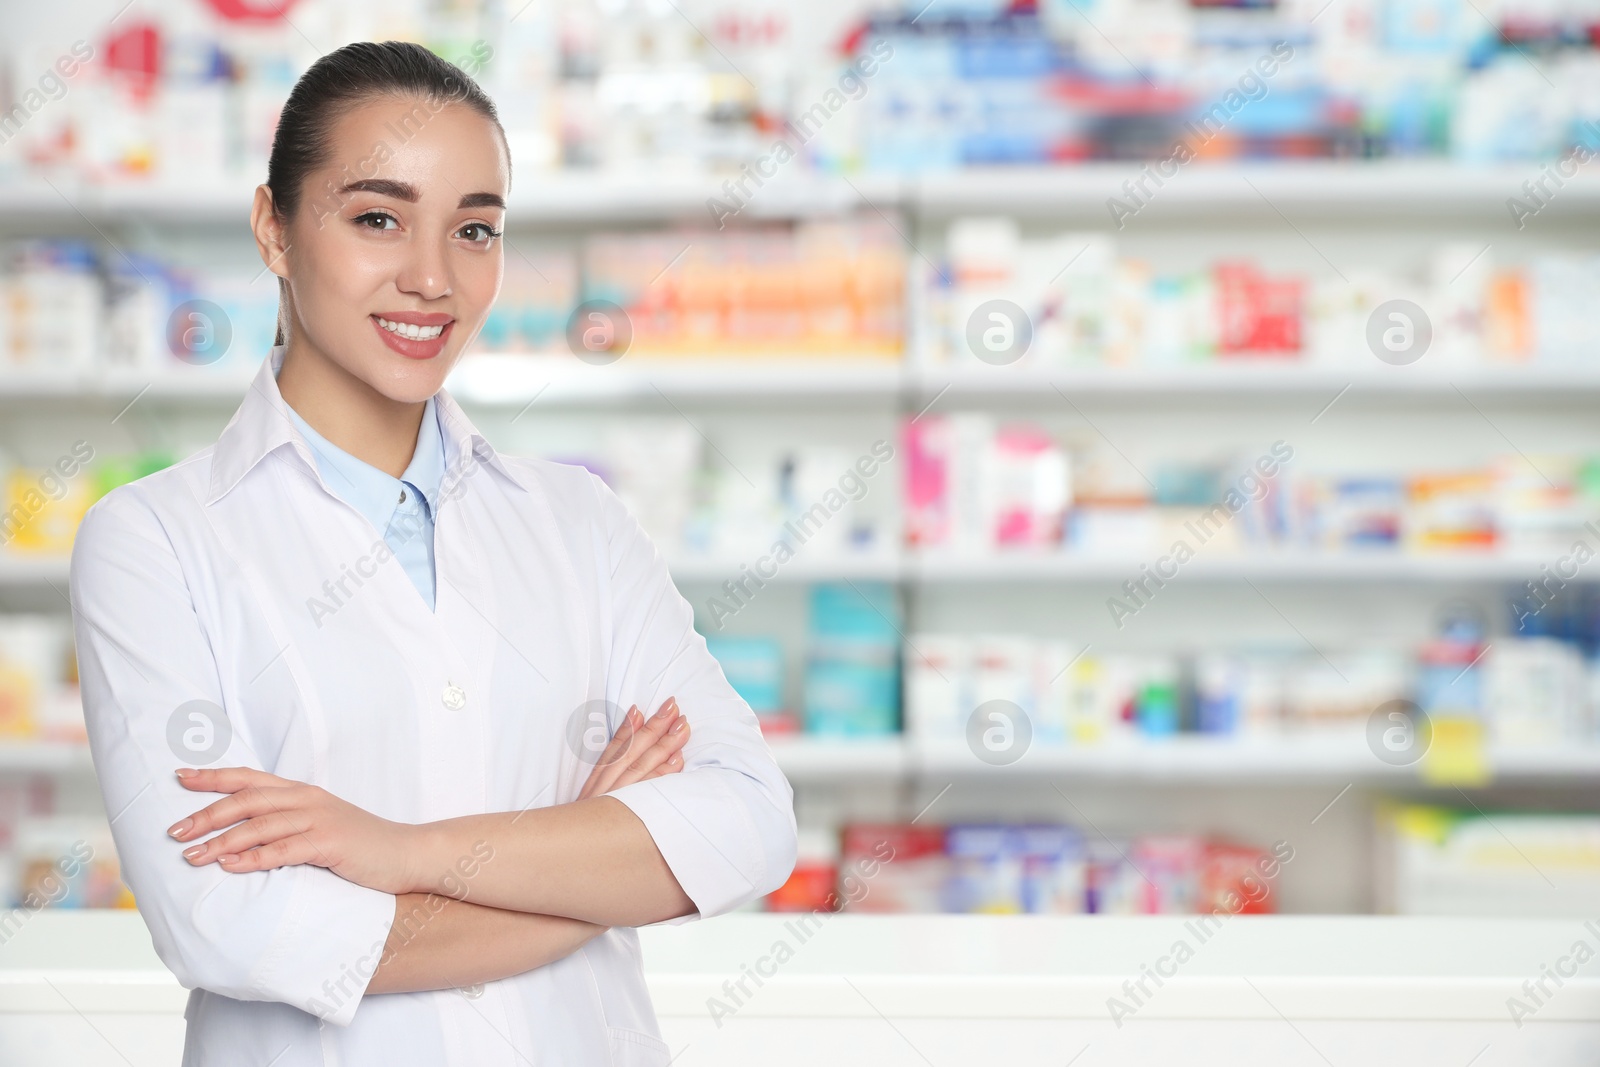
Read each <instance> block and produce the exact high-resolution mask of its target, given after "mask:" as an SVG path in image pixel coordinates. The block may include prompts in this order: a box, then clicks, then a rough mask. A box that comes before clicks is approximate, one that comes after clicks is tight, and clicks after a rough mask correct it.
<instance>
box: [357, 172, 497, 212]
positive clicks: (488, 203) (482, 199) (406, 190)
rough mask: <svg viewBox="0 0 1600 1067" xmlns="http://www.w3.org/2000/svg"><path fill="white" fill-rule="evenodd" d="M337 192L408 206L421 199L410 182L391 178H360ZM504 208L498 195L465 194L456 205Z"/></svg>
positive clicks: (458, 207)
mask: <svg viewBox="0 0 1600 1067" xmlns="http://www.w3.org/2000/svg"><path fill="white" fill-rule="evenodd" d="M339 191H340V192H341V193H377V194H378V195H379V196H388V197H393V198H394V199H396V200H404V201H405V202H406V203H408V204H415V203H416V202H417V201H418V200H420V199H421V198H422V195H421V194H420V193H419V192H417V187H416V186H415V185H412V184H411V183H410V182H402V181H395V180H394V179H392V178H361V179H358V180H356V181H353V182H348V183H346V184H345V185H344V187H343V188H341V189H340V190H339ZM505 206H506V200H505V197H503V196H501V195H500V194H499V193H467V194H466V195H464V196H462V198H461V202H460V203H459V204H457V205H456V209H457V210H461V209H462V208H469V207H497V208H500V209H502V210H504V208H505Z"/></svg>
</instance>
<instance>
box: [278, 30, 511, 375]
mask: <svg viewBox="0 0 1600 1067" xmlns="http://www.w3.org/2000/svg"><path fill="white" fill-rule="evenodd" d="M492 55H493V50H492V49H490V48H489V46H488V45H487V44H483V43H482V42H480V43H479V44H478V45H477V46H476V47H475V48H474V49H473V55H472V56H471V57H467V58H466V59H464V62H467V63H468V64H469V65H470V66H472V67H473V68H474V69H477V68H478V67H481V66H482V64H483V63H484V62H487V60H488V59H489V58H490V57H491V56H492ZM382 96H412V97H418V98H420V99H422V100H426V101H428V102H429V103H430V104H437V105H438V106H439V108H442V107H443V106H444V105H445V104H448V103H459V104H464V105H466V106H467V107H470V108H471V109H472V110H474V111H476V112H477V113H478V114H480V115H482V116H483V117H484V118H486V119H488V120H489V121H490V122H492V123H494V125H495V128H496V129H497V130H499V131H500V140H501V143H502V144H504V143H505V128H504V127H503V126H501V125H500V117H499V114H498V113H497V112H496V111H495V106H494V102H493V101H491V100H490V99H489V96H488V94H487V93H485V92H484V91H483V89H482V88H481V87H480V86H479V85H478V83H477V82H476V81H474V80H473V79H472V76H471V75H469V74H468V73H467V72H466V71H465V70H463V69H462V68H461V67H459V66H457V65H456V64H454V63H451V62H450V61H449V60H447V59H443V58H441V57H439V56H437V55H435V54H434V53H433V52H430V51H429V50H428V49H426V48H424V47H422V46H421V45H419V44H412V43H411V42H409V41H357V42H355V43H353V44H347V45H345V46H344V47H343V48H339V49H336V50H334V51H332V52H329V53H328V54H327V55H325V56H323V57H322V58H320V59H318V60H317V61H316V62H315V63H313V64H311V66H310V67H308V68H307V69H306V72H305V73H304V74H302V75H300V80H299V81H297V82H295V84H294V88H293V89H292V90H290V92H289V99H288V100H287V101H286V102H285V103H284V105H283V111H282V113H281V114H280V115H279V117H278V128H277V131H276V132H275V133H274V134H273V136H272V154H271V155H270V156H269V157H268V159H267V182H266V184H267V188H268V189H270V190H271V191H272V204H273V210H274V213H275V214H276V215H277V216H278V218H279V219H281V220H283V221H284V222H288V221H289V220H290V219H292V218H294V215H295V212H296V211H298V210H299V208H300V206H301V199H302V194H303V193H304V191H305V183H306V176H307V175H309V174H311V173H312V172H314V171H316V170H318V169H319V168H321V167H323V166H324V165H326V164H327V162H328V160H329V158H330V156H331V155H332V152H333V144H332V140H333V127H334V125H335V124H336V123H337V122H338V121H339V119H340V118H342V117H343V116H344V115H345V113H346V112H348V111H349V110H350V109H351V108H354V107H356V106H358V105H360V104H363V103H366V102H367V101H369V100H372V99H374V98H376V97H382ZM434 110H435V111H437V110H438V108H434ZM401 132H402V133H403V134H405V135H406V136H409V135H410V134H409V132H407V131H404V130H402V131H401ZM411 132H414V131H411ZM374 147H376V146H374ZM508 155H509V153H508ZM508 166H509V161H508ZM370 176H371V175H361V177H370ZM287 290H288V284H287V283H286V282H285V281H284V280H283V279H281V278H280V279H279V281H278V336H277V340H275V341H274V342H273V343H274V344H278V345H281V344H283V343H284V339H285V337H286V336H287V331H286V329H285V327H286V326H287V315H288V307H287V303H288V301H287Z"/></svg>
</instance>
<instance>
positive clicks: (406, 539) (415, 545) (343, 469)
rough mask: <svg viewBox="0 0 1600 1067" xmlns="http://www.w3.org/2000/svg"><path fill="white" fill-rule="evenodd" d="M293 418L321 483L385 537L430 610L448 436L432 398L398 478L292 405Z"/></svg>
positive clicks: (424, 409)
mask: <svg viewBox="0 0 1600 1067" xmlns="http://www.w3.org/2000/svg"><path fill="white" fill-rule="evenodd" d="M286 406H287V405H286ZM289 417H290V418H291V419H292V420H294V424H295V428H296V429H298V430H299V431H300V434H301V436H303V437H304V438H305V439H306V444H308V445H310V446H311V454H312V455H314V456H316V457H317V470H318V471H320V472H321V474H322V480H323V481H324V482H325V483H327V486H328V488H329V489H332V490H333V491H334V492H335V493H338V494H339V496H340V497H341V498H342V499H343V500H345V502H347V503H348V504H350V505H351V506H352V507H354V508H355V509H356V510H357V511H359V512H361V514H363V515H365V516H366V517H367V519H368V521H370V522H371V523H372V528H373V529H374V530H377V531H379V532H380V533H381V534H382V535H383V540H384V541H385V543H387V544H388V546H389V549H390V551H392V552H393V553H394V558H395V559H396V560H398V561H399V563H400V565H401V566H402V567H404V568H405V572H406V576H407V577H408V578H410V579H411V584H412V585H414V586H416V587H417V592H419V593H421V594H422V599H423V600H424V601H426V602H427V605H428V610H430V611H432V610H433V605H434V565H433V521H434V513H435V511H436V510H437V509H438V506H439V485H440V482H441V481H443V479H444V437H443V436H442V435H441V433H440V432H439V416H438V413H437V405H436V404H435V403H434V398H433V397H431V396H430V397H429V398H428V403H427V406H426V407H424V408H423V411H422V426H421V427H420V428H419V429H418V430H417V447H416V450H415V451H414V452H413V453H412V455H411V462H410V464H408V465H407V466H406V469H405V471H404V473H402V474H401V475H400V477H398V478H396V477H394V476H393V475H391V474H388V473H386V472H384V471H381V470H379V469H378V468H376V467H374V466H373V465H372V464H370V463H367V462H365V461H363V460H359V459H357V458H356V457H354V456H352V455H351V454H350V453H348V452H346V451H345V450H344V449H342V448H339V447H338V446H337V445H335V444H333V443H332V442H331V441H329V440H328V439H327V438H326V437H323V436H322V435H321V434H319V433H318V432H317V431H315V430H313V429H312V428H311V426H310V425H309V424H308V423H307V422H306V420H305V419H302V418H301V417H300V413H299V412H297V411H295V410H294V408H292V407H291V408H289Z"/></svg>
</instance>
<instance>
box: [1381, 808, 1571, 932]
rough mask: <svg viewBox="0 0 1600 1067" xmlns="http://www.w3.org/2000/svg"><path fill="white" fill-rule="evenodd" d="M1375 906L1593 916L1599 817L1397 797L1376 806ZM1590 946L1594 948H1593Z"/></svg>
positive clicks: (1403, 911) (1411, 911) (1408, 911)
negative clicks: (1399, 799)
mask: <svg viewBox="0 0 1600 1067" xmlns="http://www.w3.org/2000/svg"><path fill="white" fill-rule="evenodd" d="M1377 844H1378V854H1377V857H1376V860H1377V869H1378V884H1377V890H1378V894H1377V896H1378V900H1377V905H1378V910H1380V911H1385V912H1393V913H1396V914H1400V915H1474V916H1493V915H1500V916H1535V915H1536V916H1539V917H1541V918H1556V917H1570V918H1574V919H1587V918H1592V917H1593V915H1594V900H1595V895H1596V893H1600V815H1596V814H1595V813H1593V812H1563V811H1526V810H1524V811H1503V810H1499V809H1496V808H1488V809H1485V808H1483V807H1479V806H1477V805H1474V806H1473V807H1469V808H1457V807H1439V806H1431V805H1422V804H1393V805H1389V806H1386V807H1384V808H1383V809H1382V810H1380V812H1379V834H1378V837H1377ZM1596 947H1597V946H1596V945H1595V944H1593V943H1590V944H1589V945H1588V946H1587V948H1588V954H1589V955H1590V956H1592V955H1594V954H1595V950H1596Z"/></svg>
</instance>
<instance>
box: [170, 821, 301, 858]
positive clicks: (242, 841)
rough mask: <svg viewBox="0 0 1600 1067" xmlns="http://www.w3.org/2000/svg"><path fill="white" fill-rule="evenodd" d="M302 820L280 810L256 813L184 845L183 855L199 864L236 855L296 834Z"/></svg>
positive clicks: (299, 830)
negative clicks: (213, 835)
mask: <svg viewBox="0 0 1600 1067" xmlns="http://www.w3.org/2000/svg"><path fill="white" fill-rule="evenodd" d="M304 822H305V820H303V819H298V818H295V817H292V816H289V815H286V814H283V813H282V812H273V813H271V814H268V815H260V816H257V817H256V818H253V819H249V820H247V821H245V822H242V823H240V824H239V825H237V826H235V827H233V828H232V829H230V830H228V831H226V832H224V833H220V834H218V835H217V836H216V837H213V838H211V839H210V840H209V841H202V842H200V843H199V844H196V845H193V846H191V847H190V848H186V849H184V850H183V858H184V859H186V860H188V861H189V862H190V863H191V864H193V865H194V866H196V867H199V866H202V865H203V864H207V863H211V862H212V861H214V860H216V859H218V858H219V857H222V856H237V855H238V854H240V853H242V852H244V851H245V850H246V849H251V848H256V847H258V846H264V845H268V844H270V843H272V842H274V841H280V840H283V839H284V838H287V837H296V836H299V835H300V834H302V833H304V832H305V830H306V829H308V826H306V825H303V823H304ZM230 869H231V868H230Z"/></svg>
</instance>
